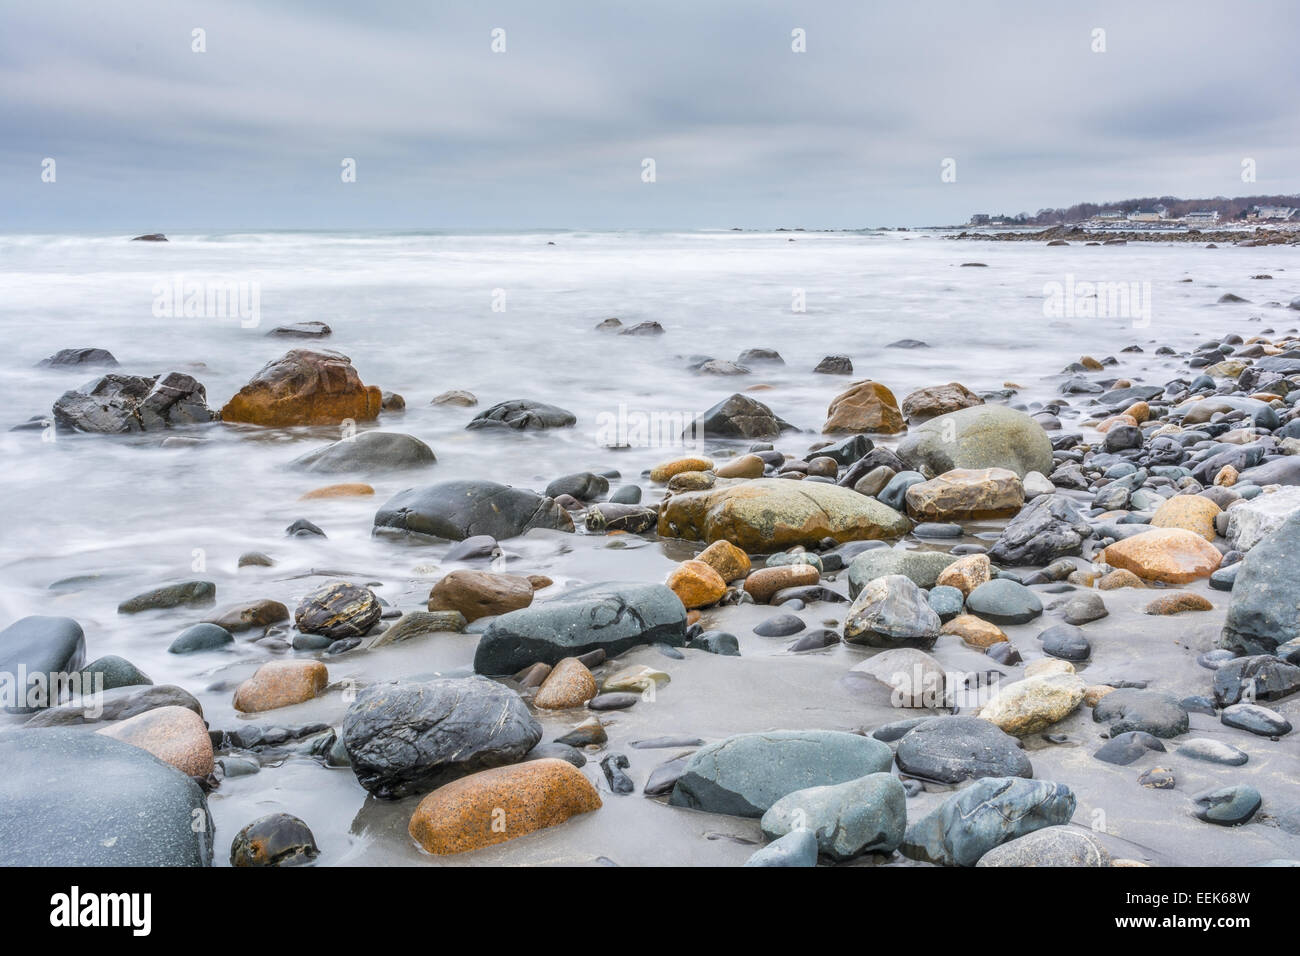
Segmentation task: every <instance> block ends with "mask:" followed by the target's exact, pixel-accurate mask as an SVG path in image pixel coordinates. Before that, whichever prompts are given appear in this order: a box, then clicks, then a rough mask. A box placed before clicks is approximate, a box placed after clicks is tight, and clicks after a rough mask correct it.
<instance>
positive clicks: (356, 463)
mask: <svg viewBox="0 0 1300 956" xmlns="http://www.w3.org/2000/svg"><path fill="white" fill-rule="evenodd" d="M435 461H437V458H435V457H434V454H433V449H432V448H430V447H429V446H428V445H426V444H425V443H424V442H422V441H420V439H418V438H415V437H413V436H411V435H403V434H401V433H400V432H376V431H369V432H361V433H360V434H357V435H354V436H353V437H351V438H344V439H342V440H340V441H336V442H333V443H332V444H329V445H326V446H325V447H324V448H318V449H316V450H315V451H309V452H307V454H305V455H300V456H299V457H297V458H295V459H294V460H293V461H291V462H289V467H290V468H296V469H298V470H300V471H307V472H311V473H313V474H319V475H338V474H348V473H382V472H388V471H400V470H403V469H407V468H423V467H424V466H426V465H432V464H433V463H434V462H435Z"/></svg>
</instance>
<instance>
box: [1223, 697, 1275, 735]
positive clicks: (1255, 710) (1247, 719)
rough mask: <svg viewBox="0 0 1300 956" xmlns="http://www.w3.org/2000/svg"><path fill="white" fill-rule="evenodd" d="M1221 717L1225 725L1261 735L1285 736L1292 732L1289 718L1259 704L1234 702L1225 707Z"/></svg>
mask: <svg viewBox="0 0 1300 956" xmlns="http://www.w3.org/2000/svg"><path fill="white" fill-rule="evenodd" d="M1219 719H1220V720H1221V721H1222V722H1223V725H1224V726H1225V727H1236V728H1237V729H1238V730H1245V731H1249V732H1250V733H1252V734H1255V735H1256V736H1259V737H1284V736H1286V735H1287V734H1289V733H1291V722H1290V721H1289V720H1287V719H1286V718H1285V717H1283V716H1282V715H1281V714H1279V713H1278V712H1277V711H1275V710H1269V709H1268V708H1267V707H1261V706H1260V705H1259V704H1233V705H1232V706H1231V707H1225V708H1223V713H1222V714H1220V715H1219Z"/></svg>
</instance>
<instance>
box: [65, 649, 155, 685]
mask: <svg viewBox="0 0 1300 956" xmlns="http://www.w3.org/2000/svg"><path fill="white" fill-rule="evenodd" d="M80 673H81V674H82V675H83V679H87V678H88V679H90V680H92V681H94V680H103V682H104V689H105V690H114V689H115V688H118V687H139V686H142V685H147V684H152V683H153V681H152V680H150V678H149V675H148V674H146V673H145V672H144V671H142V670H140V668H138V667H136V666H135V665H134V664H132V663H131V662H130V661H128V660H126V659H125V658H122V657H118V656H117V655H116V654H105V655H104V656H103V657H101V658H98V659H97V660H94V661H91V662H90V663H89V664H87V665H86V666H85V667H83V668H82V669H81V671H80ZM92 686H93V685H92Z"/></svg>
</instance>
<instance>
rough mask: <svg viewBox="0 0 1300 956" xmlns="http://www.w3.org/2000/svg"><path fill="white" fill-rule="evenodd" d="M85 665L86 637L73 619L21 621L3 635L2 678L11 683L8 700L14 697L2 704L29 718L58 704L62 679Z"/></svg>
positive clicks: (0, 647)
mask: <svg viewBox="0 0 1300 956" xmlns="http://www.w3.org/2000/svg"><path fill="white" fill-rule="evenodd" d="M85 662H86V635H85V633H84V632H83V631H82V630H81V625H80V624H78V623H77V622H76V621H74V620H73V619H72V618H70V617H49V616H46V615H41V614H34V615H31V616H29V617H23V618H19V619H18V620H17V621H14V623H12V624H10V625H9V626H8V627H6V628H5V629H4V630H3V631H0V674H4V675H8V682H9V683H10V687H9V694H6V695H5V696H9V695H10V694H11V695H12V698H11V700H5V701H2V703H3V705H4V708H5V710H7V711H9V712H10V713H15V714H30V713H32V712H33V711H36V710H41V709H42V708H45V707H49V706H50V705H51V704H56V703H58V697H59V686H60V684H61V679H60V675H66V674H72V673H74V672H75V671H77V670H78V669H79V668H80V667H81V665H82V664H84V663H85ZM20 675H25V678H26V679H22V678H20Z"/></svg>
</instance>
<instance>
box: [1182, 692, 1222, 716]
mask: <svg viewBox="0 0 1300 956" xmlns="http://www.w3.org/2000/svg"><path fill="white" fill-rule="evenodd" d="M1178 703H1180V704H1182V705H1183V710H1185V711H1187V712H1188V713H1189V714H1206V715H1208V716H1210V717H1213V716H1215V715H1216V714H1217V713H1218V710H1217V709H1216V708H1215V706H1214V701H1212V700H1210V698H1208V697H1204V696H1202V695H1200V694H1195V695H1193V696H1191V697H1184V698H1183V699H1182V700H1180V701H1179V702H1178Z"/></svg>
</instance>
